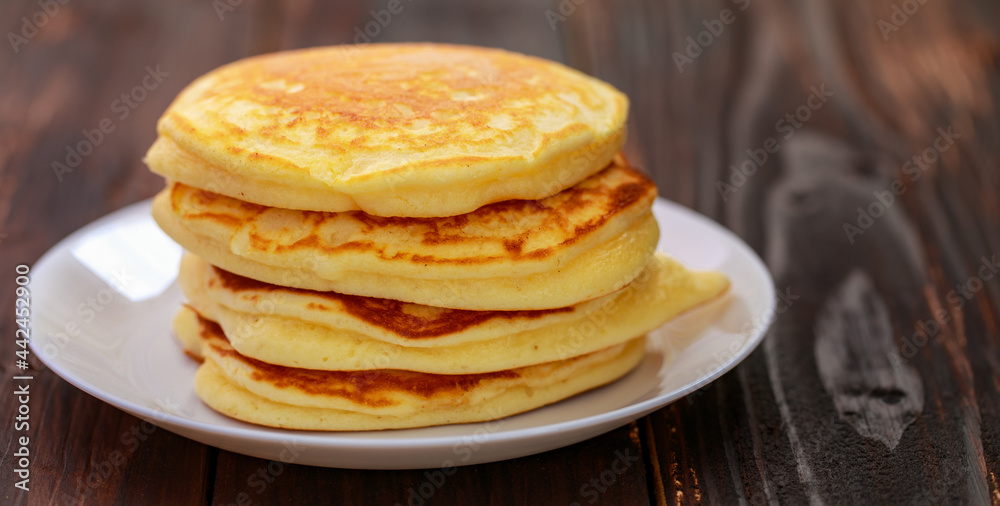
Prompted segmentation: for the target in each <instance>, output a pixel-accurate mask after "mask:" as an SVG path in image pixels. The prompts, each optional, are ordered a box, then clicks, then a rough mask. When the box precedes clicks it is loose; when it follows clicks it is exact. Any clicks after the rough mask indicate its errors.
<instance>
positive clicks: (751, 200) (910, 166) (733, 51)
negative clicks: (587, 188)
mask: <svg viewBox="0 0 1000 506" xmlns="http://www.w3.org/2000/svg"><path fill="white" fill-rule="evenodd" d="M742 3H743V2H728V1H716V2H699V3H698V4H697V5H696V6H695V5H692V3H690V2H666V3H665V4H663V6H662V7H660V8H659V10H657V9H655V8H652V9H649V10H647V11H645V13H646V17H644V24H646V25H647V26H661V27H663V29H662V30H661V31H660V33H659V34H658V35H656V36H655V37H654V38H652V39H651V38H649V37H642V36H640V35H639V34H641V33H646V32H644V31H643V30H640V29H637V30H632V31H630V32H622V31H620V30H615V29H613V28H612V27H610V26H607V25H606V24H603V23H593V22H590V20H593V19H607V18H612V19H622V18H627V17H629V16H631V15H633V13H634V12H636V11H640V10H642V9H644V8H647V7H648V6H647V5H646V3H644V2H623V3H622V2H614V3H612V2H598V1H593V2H588V3H586V4H584V6H583V7H582V8H583V10H584V11H585V13H584V14H583V15H581V16H579V17H578V18H573V19H571V20H570V21H571V22H570V23H569V28H570V33H569V34H568V36H567V40H568V41H570V43H571V44H572V45H573V46H576V47H579V48H581V49H580V51H578V52H574V51H569V55H570V61H571V62H572V63H574V64H575V65H578V66H580V67H583V68H587V69H589V70H591V71H592V72H595V73H596V74H597V75H599V76H602V77H607V78H611V79H615V78H618V79H622V76H628V75H629V74H628V70H627V69H629V68H635V67H636V66H637V65H641V62H643V58H644V57H645V55H655V58H657V59H659V60H666V59H667V55H670V54H672V53H674V52H675V51H681V52H683V51H685V49H684V48H685V44H686V43H687V39H686V37H688V36H692V37H697V36H698V33H699V32H701V31H703V30H706V25H704V24H703V22H705V21H709V22H710V21H711V20H713V19H719V18H720V12H722V11H723V10H724V9H730V10H731V11H732V12H733V13H735V19H734V21H733V22H732V23H730V24H728V25H726V26H725V29H724V30H723V32H722V33H721V34H720V35H718V36H715V37H713V38H712V42H711V43H710V44H709V45H708V47H706V48H704V49H703V50H702V52H701V54H700V55H699V56H697V57H695V58H694V60H693V61H692V62H689V63H686V64H684V65H683V69H682V70H681V69H678V67H677V66H676V65H672V66H668V65H667V64H666V63H661V64H660V68H659V72H653V73H648V74H644V75H643V76H642V77H643V79H642V80H627V79H626V80H625V81H624V82H622V83H620V84H621V86H622V87H623V88H625V89H626V90H627V92H629V94H630V96H632V97H633V100H636V99H638V100H639V101H640V102H641V103H645V104H653V103H656V102H647V101H645V98H646V97H651V96H655V95H659V96H660V97H662V98H659V99H658V100H659V101H660V102H659V107H649V108H642V109H634V110H633V121H634V123H635V125H636V126H635V129H638V130H639V133H638V136H635V135H634V136H633V139H635V138H636V137H638V138H639V146H637V147H636V149H638V150H639V151H641V152H643V153H644V154H646V155H647V157H646V164H647V165H646V167H647V168H648V170H649V171H650V172H651V173H652V174H653V175H654V177H655V178H656V180H657V182H658V183H659V186H660V188H661V192H662V193H664V194H666V195H668V196H670V197H672V198H675V199H678V200H681V201H684V199H685V198H686V199H689V200H688V201H687V203H689V204H691V205H694V206H695V207H696V208H698V209H699V210H701V211H703V212H705V213H707V214H709V215H710V216H714V217H716V219H718V220H720V221H721V222H722V223H724V224H725V225H727V226H729V227H730V228H732V229H733V230H735V231H736V232H738V233H739V234H741V235H742V236H743V237H744V238H745V239H746V240H747V241H748V242H749V243H750V244H751V245H753V246H754V247H755V248H756V249H757V250H758V251H759V252H761V254H762V256H763V257H764V258H765V259H766V261H767V263H768V265H769V267H770V268H771V270H772V272H773V273H774V275H775V279H776V284H777V286H778V288H779V291H784V290H788V291H789V293H791V294H793V296H794V297H795V298H794V300H792V301H791V303H790V304H786V305H787V310H786V311H784V312H779V314H778V315H777V318H776V322H775V324H774V326H773V327H772V329H771V331H770V333H769V336H768V338H767V340H766V341H765V343H764V345H763V346H762V349H760V350H758V351H757V352H756V353H755V354H754V355H753V356H751V357H750V359H749V360H748V361H747V362H746V363H745V364H743V365H741V366H740V367H739V368H737V370H736V371H734V372H731V373H730V374H728V375H727V376H726V377H724V378H723V379H722V380H720V381H718V382H716V383H715V384H713V385H712V386H711V387H710V388H708V389H707V390H705V391H704V392H702V393H701V394H700V395H696V396H693V397H692V398H691V399H690V402H688V403H677V404H675V405H674V406H671V407H670V408H668V409H665V410H663V411H661V412H659V413H657V414H655V415H653V416H652V417H650V418H649V420H648V422H647V423H649V424H650V426H651V430H649V431H648V433H649V434H650V441H648V442H647V444H651V445H652V446H653V447H655V448H656V455H657V456H658V459H659V462H658V465H656V466H651V467H653V468H659V469H661V470H662V469H679V470H681V471H682V472H670V473H668V472H663V473H661V474H660V478H661V480H662V485H663V489H664V491H665V493H664V498H663V499H664V500H666V501H667V502H673V503H683V502H687V500H688V499H689V498H691V497H693V496H694V497H698V498H700V499H701V501H703V502H712V503H733V502H739V503H751V504H765V503H767V504H773V503H779V502H780V503H787V502H790V503H794V504H799V503H807V502H808V503H811V504H844V503H848V504H865V503H874V502H876V501H877V502H884V503H906V504H913V503H926V504H937V503H942V502H946V503H947V502H951V503H953V502H959V503H971V504H983V503H991V502H992V503H1000V488H998V483H997V473H998V469H1000V467H998V461H997V443H998V434H997V431H998V430H1000V423H998V419H997V418H996V415H997V407H998V406H1000V396H998V389H997V387H998V384H1000V380H998V378H1000V376H998V375H997V367H996V364H997V359H998V355H997V351H998V350H997V345H996V343H997V340H998V333H997V325H996V315H997V295H998V293H997V289H998V287H1000V285H998V283H997V279H996V278H995V276H993V275H992V273H991V271H990V270H989V267H988V266H987V265H988V264H990V263H991V262H992V258H993V257H992V255H993V254H994V253H995V252H996V248H997V246H998V244H997V239H998V235H997V232H998V230H1000V227H998V225H1000V215H998V213H997V197H996V195H997V190H998V184H997V183H998V171H997V164H996V161H997V151H996V147H995V146H996V145H998V144H997V141H998V140H1000V139H998V137H1000V136H998V134H997V117H998V115H997V113H998V112H1000V111H998V109H997V103H996V99H997V86H998V84H1000V80H998V77H1000V76H998V72H997V71H998V66H997V61H998V60H997V54H998V53H997V50H998V47H1000V46H998V44H997V40H998V38H997V26H996V24H997V21H998V18H997V16H996V6H995V5H987V4H986V3H985V2H982V3H980V2H962V5H957V4H955V3H948V4H943V3H938V4H935V5H934V6H932V5H931V3H930V2H928V3H925V4H923V5H921V6H920V7H919V9H917V11H916V12H914V13H911V14H909V15H906V13H905V12H904V13H902V14H903V15H901V14H899V13H896V11H895V10H894V9H895V8H898V7H899V5H901V3H900V2H896V3H893V2H889V1H882V2H860V1H858V2H847V3H846V4H845V3H844V2H828V1H822V0H814V1H809V2H791V1H772V0H754V1H753V2H748V3H749V5H748V7H747V9H746V10H745V11H739V7H740V5H742ZM894 5H896V7H894ZM907 8H910V7H907ZM894 14H895V18H894V17H893V15H894ZM904 15H905V17H904ZM880 21H884V22H885V23H890V25H885V24H880ZM885 26H891V28H884V27H885ZM883 33H885V34H887V36H885V37H884V36H883ZM707 39H708V37H706V40H707ZM651 43H652V44H656V45H653V46H650V44H651ZM663 67H668V68H667V72H665V73H663ZM817 90H819V91H820V93H819V94H817ZM823 90H826V91H827V92H829V93H832V95H830V96H829V97H821V98H823V100H822V101H819V100H818V99H816V98H812V99H811V100H812V105H815V106H816V107H811V106H810V102H809V101H810V96H816V95H826V93H823V92H822V91H823ZM685 98H686V99H687V100H688V103H683V102H682V101H683V100H684V99H685ZM800 112H801V114H799V113H800ZM786 114H793V115H795V114H799V117H798V118H797V122H798V123H799V124H800V125H795V126H793V127H791V128H789V127H788V125H789V124H792V123H791V121H790V120H788V119H785V122H784V123H781V122H782V120H783V118H786V116H785V115H786ZM665 117H666V118H667V119H664V118H665ZM769 139H774V140H775V141H776V142H777V144H776V146H777V147H776V148H775V150H774V152H771V153H764V154H761V153H763V152H762V151H761V150H760V148H763V147H765V146H767V145H768V144H767V143H768V141H769ZM935 142H937V145H935ZM772 146H775V144H772ZM914 156H917V157H920V158H921V160H918V161H914V160H913V157H914ZM765 157H766V158H767V159H766V161H765V160H762V159H763V158H765ZM923 159H926V163H924V161H923ZM748 160H753V162H748ZM758 160H759V161H761V162H763V163H760V162H758ZM748 163H749V165H747V167H748V170H747V171H748V172H752V174H748V175H744V176H743V177H742V178H741V177H740V176H733V171H734V170H738V169H739V168H740V167H741V166H743V165H744V164H748ZM734 166H735V169H734ZM719 182H722V183H727V184H729V185H730V186H728V187H723V189H720V187H719V185H718V183H719ZM894 185H895V186H894ZM692 188H693V190H692ZM893 188H896V190H897V191H898V195H897V194H895V193H891V190H892V189H893ZM675 192H676V193H679V194H680V197H678V196H676V195H675ZM887 192H890V193H888V194H887ZM880 197H881V200H880ZM859 208H860V209H861V210H859ZM866 213H867V214H866ZM862 215H866V216H867V217H862ZM873 215H874V216H873ZM869 217H871V219H869ZM845 225H851V226H853V227H856V228H855V229H853V230H852V229H850V228H847V227H845ZM981 268H982V269H985V270H983V271H980V269H981ZM980 272H982V273H983V274H980ZM987 277H988V278H989V279H986V278H987ZM956 284H966V285H969V284H971V288H977V287H978V289H977V290H975V291H974V292H973V290H971V289H967V290H964V293H963V289H962V288H960V287H956ZM780 306H781V303H780V302H779V307H780ZM696 450H697V454H696V455H695V456H693V455H692V453H695V452H696ZM654 492H655V490H654Z"/></svg>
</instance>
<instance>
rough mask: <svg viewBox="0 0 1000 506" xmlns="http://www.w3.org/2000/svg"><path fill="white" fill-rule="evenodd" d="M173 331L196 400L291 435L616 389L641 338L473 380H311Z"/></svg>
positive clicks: (325, 374) (455, 417) (496, 409)
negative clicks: (194, 366) (191, 357)
mask: <svg viewBox="0 0 1000 506" xmlns="http://www.w3.org/2000/svg"><path fill="white" fill-rule="evenodd" d="M174 329H175V332H176V333H177V334H178V337H179V338H180V339H181V341H182V342H184V343H185V346H187V347H189V351H191V353H192V354H195V355H201V356H202V357H203V359H204V362H203V363H202V365H201V367H199V369H198V372H197V374H196V375H195V391H196V392H197V394H198V396H199V397H201V399H202V400H203V401H205V403H206V404H208V405H209V406H210V407H212V408H213V409H215V410H216V411H219V412H220V413H222V414H224V415H227V416H230V417H232V418H236V419H239V420H243V421H247V422H251V423H256V424H260V425H267V426H272V427H281V428H289V429H305V430H340V431H353V430H380V429H396V428H407V427H423V426H430V425H442V424H452V423H467V422H479V421H486V420H493V419H497V418H502V417H505V416H509V415H513V414H516V413H521V412H524V411H528V410H531V409H535V408H538V407H541V406H544V405H546V404H551V403H553V402H557V401H559V400H562V399H565V398H567V397H570V396H573V395H576V394H578V393H580V392H584V391H586V390H590V389H592V388H595V387H598V386H601V385H603V384H606V383H609V382H611V381H614V380H615V379H617V378H619V377H621V376H623V375H625V374H626V373H628V371H630V370H631V369H632V368H634V367H635V366H636V365H637V364H638V363H639V361H640V360H641V359H642V355H643V350H644V348H645V338H644V337H643V338H637V339H634V340H632V341H629V342H628V343H625V344H621V345H617V346H614V347H611V348H607V349H604V350H600V351H597V352H594V353H590V354H587V355H583V356H579V357H574V358H571V359H568V360H564V361H559V362H552V363H547V364H541V365H535V366H531V367H524V368H518V369H511V370H508V371H500V372H495V373H487V374H476V375H436V374H424V373H414V372H406V371H395V370H391V369H383V370H372V371H363V372H343V371H313V370H309V369H296V368H290V367H282V366H276V365H271V364H267V363H264V362H261V361H258V360H254V359H251V358H247V357H244V356H242V355H240V354H239V353H238V352H237V351H236V350H234V349H233V348H232V347H231V346H230V345H229V343H228V341H227V340H226V336H225V334H224V333H223V332H222V330H221V328H220V327H219V326H218V325H216V324H214V323H213V322H211V321H209V320H206V319H204V318H201V317H200V316H198V314H197V313H195V312H194V311H193V310H189V309H185V310H182V311H181V312H180V313H178V315H177V317H176V318H175V320H174Z"/></svg>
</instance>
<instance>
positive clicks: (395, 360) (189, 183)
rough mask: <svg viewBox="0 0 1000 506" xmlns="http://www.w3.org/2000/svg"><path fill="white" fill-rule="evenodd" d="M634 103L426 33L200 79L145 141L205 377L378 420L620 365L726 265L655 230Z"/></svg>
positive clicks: (480, 404)
mask: <svg viewBox="0 0 1000 506" xmlns="http://www.w3.org/2000/svg"><path fill="white" fill-rule="evenodd" d="M627 109H628V102H627V99H626V98H625V96H624V95H622V94H621V93H620V92H619V91H617V90H616V89H614V88H613V87H612V86H610V85H608V84H607V83H604V82H602V81H599V80H597V79H594V78H592V77H588V76H586V75H584V74H582V73H580V72H577V71H575V70H572V69H569V68H567V67H565V66H562V65H560V64H557V63H554V62H549V61H546V60H541V59H538V58H533V57H529V56H524V55H520V54H516V53H510V52H506V51H502V50H496V49H486V48H477V47H465V46H452V45H442V44H369V45H363V46H336V47H323V48H314V49H306V50H298V51H289V52H282V53H274V54H269V55H264V56H258V57H253V58H248V59H245V60H240V61H238V62H235V63H232V64H229V65H226V66H223V67H221V68H219V69H216V70H214V71H212V72H209V73H208V74H206V75H204V76H202V77H200V78H198V79H196V80H195V81H194V82H193V83H191V84H190V85H189V86H188V87H187V88H185V89H184V90H183V91H182V92H181V93H180V95H178V97H177V98H176V99H175V100H174V102H173V104H171V106H170V107H169V108H168V109H167V111H166V112H165V113H164V114H163V117H162V118H161V119H160V121H159V123H158V125H157V131H158V133H159V137H158V138H157V140H156V141H155V142H154V144H153V146H152V147H151V148H150V149H149V152H148V153H147V155H146V159H145V161H146V163H147V165H148V166H149V167H150V169H151V170H152V171H153V172H155V173H157V174H160V175H162V176H163V177H164V178H165V179H166V188H165V189H164V190H163V191H162V192H161V193H160V194H159V195H157V197H156V199H154V203H153V216H154V218H155V220H156V222H157V223H158V224H159V226H160V227H161V228H162V229H163V230H164V231H165V232H166V233H167V234H168V235H169V236H170V237H172V238H173V239H174V240H175V241H177V242H178V243H180V245H181V246H183V247H184V249H185V250H186V253H185V256H184V259H183V260H182V264H181V272H180V276H179V282H180V285H181V288H182V291H183V293H184V295H185V297H186V303H185V304H184V305H183V306H182V307H180V308H178V312H177V314H176V316H175V318H174V321H173V330H174V334H175V335H176V337H177V339H178V341H179V343H180V345H181V346H182V347H183V349H184V351H185V352H187V353H188V354H189V355H190V356H191V357H192V358H193V359H196V360H199V361H200V362H201V366H200V367H199V369H198V372H197V374H196V375H195V376H194V378H191V381H193V382H194V388H195V391H196V392H197V394H198V396H199V397H200V398H201V399H202V401H204V402H205V403H206V404H207V405H208V406H210V407H211V408H213V409H215V410H216V411H218V412H220V413H222V414H224V415H227V416H229V417H232V418H235V419H238V420H243V421H246V422H250V423H255V424H261V425H266V426H272V427H282V428H291V429H307V430H331V431H356V430H380V429H397V428H406V427H424V426H432V425H443V424H454V423H467V422H479V421H486V420H491V419H496V418H501V417H505V416H509V415H513V414H517V413H522V412H525V411H528V410H532V409H536V408H539V407H541V406H545V405H547V404H551V403H555V402H558V401H560V400H563V399H566V398H568V397H571V396H574V395H576V394H579V393H581V392H584V391H587V390H590V389H593V388H596V387H599V386H601V385H605V384H607V383H610V382H613V381H615V380H617V379H619V378H621V377H622V376H624V375H626V374H627V373H628V372H629V371H631V370H632V369H633V368H634V367H635V366H636V365H637V364H638V363H640V362H641V361H642V358H643V354H644V352H645V340H646V337H645V336H646V334H647V333H649V332H651V331H652V330H654V329H656V328H658V327H660V326H661V325H663V324H664V323H665V322H667V321H669V320H671V319H672V318H674V317H676V316H677V315H679V314H681V313H683V312H685V311H687V310H689V309H691V308H694V307H696V306H698V305H701V304H704V303H705V302H707V301H710V300H712V299H715V298H717V297H719V296H720V295H721V294H723V293H724V292H725V291H726V290H727V289H728V287H729V281H728V279H727V278H726V277H725V276H724V275H723V274H721V273H718V272H695V271H691V270H688V269H687V268H685V267H684V266H683V265H681V264H680V263H679V262H677V261H676V260H674V259H672V258H670V257H668V256H666V255H663V254H660V253H656V252H655V247H656V244H657V241H658V239H659V228H658V224H657V223H656V221H655V219H654V218H653V215H652V211H651V207H652V204H653V201H654V200H655V198H656V188H655V186H654V185H653V183H652V182H651V181H650V180H649V179H647V178H646V177H645V176H644V175H643V174H642V173H641V172H639V171H638V170H636V169H634V168H632V167H630V166H629V164H628V162H627V160H625V158H624V157H623V156H621V154H620V153H619V151H620V149H621V147H622V145H623V143H624V139H625V122H626V116H627ZM596 311H601V312H602V314H604V315H607V317H606V318H605V319H603V322H602V323H601V324H600V325H593V324H592V323H591V321H590V319H589V318H588V317H589V316H591V315H593V314H594V313H595V312H596Z"/></svg>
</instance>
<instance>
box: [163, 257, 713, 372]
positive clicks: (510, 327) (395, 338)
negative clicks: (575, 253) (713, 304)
mask: <svg viewBox="0 0 1000 506" xmlns="http://www.w3.org/2000/svg"><path fill="white" fill-rule="evenodd" d="M178 279H179V281H180V285H181V289H182V290H183V292H184V295H185V296H186V297H187V299H188V304H189V305H190V307H191V308H193V309H194V310H195V311H197V312H198V313H200V314H201V315H203V316H205V317H206V318H208V319H210V320H213V321H216V322H218V323H219V325H220V326H221V327H222V329H223V330H224V331H225V333H226V335H227V336H228V338H229V340H230V342H231V344H232V346H233V347H234V348H235V349H236V350H238V351H239V352H240V353H241V354H243V355H245V356H248V357H251V358H255V359H258V360H262V361H264V362H267V363H271V364H276V365H284V366H289V367H301V368H306V369H320V370H368V369H385V368H391V369H401V370H409V371H418V372H426V373H434V374H472V373H485V372H492V371H498V370H506V369H513V368H517V367H524V366H528V365H534V364H540V363H545V362H552V361H557V360H564V359H567V358H570V357H573V356H578V355H584V354H587V353H591V352H594V351H597V350H600V349H603V348H607V347H610V346H614V345H617V344H621V343H623V342H626V341H628V340H630V339H633V338H635V337H637V336H641V335H644V334H646V333H647V332H650V331H652V330H654V329H656V328H658V327H659V326H660V325H662V324H663V323H664V322H666V321H668V320H670V319H672V318H673V317H675V316H676V315H678V314H680V313H682V312H684V311H686V310H688V309H691V308H693V307H695V306H697V305H699V304H702V303H704V302H706V301H709V300H712V299H715V298H717V297H718V296H719V295H720V294H721V293H722V292H724V291H725V290H726V289H727V287H728V280H727V279H726V278H725V276H724V275H722V274H720V273H717V272H692V271H689V270H687V269H685V268H684V267H683V266H682V265H681V264H680V263H678V262H676V261H675V260H673V259H671V258H669V257H666V256H663V255H659V254H657V255H655V256H654V257H653V259H651V260H650V262H649V265H648V266H647V267H646V269H644V270H643V272H642V273H641V274H640V275H639V276H638V277H637V278H636V280H635V281H633V282H632V283H631V284H629V286H627V287H626V288H625V289H623V290H620V291H618V292H615V293H613V294H610V295H607V296H605V297H602V298H599V299H595V300H592V301H589V302H585V303H581V304H578V305H576V306H571V307H566V308H560V309H556V310H540V311H466V310H454V309H441V308H435V307H429V306H420V305H416V304H408V303H403V302H398V301H393V300H386V299H373V298H368V297H358V296H353V295H341V294H337V293H332V292H312V291H306V290H297V289H291V288H284V287H279V286H275V285H270V284H267V283H262V282H259V281H254V280H251V279H248V278H244V277H241V276H238V275H235V274H231V273H228V272H226V271H223V270H221V269H218V268H216V267H213V266H211V265H209V264H208V263H207V262H205V261H204V260H202V259H200V258H198V257H196V256H194V255H190V254H189V255H186V256H185V257H184V259H183V261H182V263H181V272H180V276H179V278H178Z"/></svg>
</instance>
